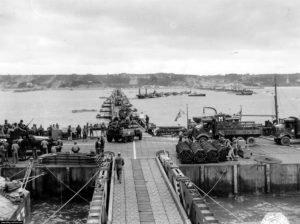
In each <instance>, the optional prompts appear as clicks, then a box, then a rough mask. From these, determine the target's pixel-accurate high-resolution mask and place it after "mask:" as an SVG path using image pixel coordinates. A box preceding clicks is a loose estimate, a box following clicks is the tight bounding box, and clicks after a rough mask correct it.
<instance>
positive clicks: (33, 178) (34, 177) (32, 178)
mask: <svg viewBox="0 0 300 224" xmlns="http://www.w3.org/2000/svg"><path fill="white" fill-rule="evenodd" d="M44 175H45V173H42V174H40V175H37V176H33V177H31V179H30V180H28V181H27V183H28V182H30V181H33V180H35V179H36V178H38V177H40V176H44Z"/></svg>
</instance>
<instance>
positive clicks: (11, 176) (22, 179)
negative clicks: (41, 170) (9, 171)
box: [9, 167, 27, 180]
mask: <svg viewBox="0 0 300 224" xmlns="http://www.w3.org/2000/svg"><path fill="white" fill-rule="evenodd" d="M26 169H27V167H25V168H24V169H23V170H21V171H19V172H17V173H15V174H14V175H12V176H10V177H9V179H11V178H13V177H15V176H17V175H18V174H20V173H22V172H24V171H25V170H26ZM22 180H23V178H22Z"/></svg>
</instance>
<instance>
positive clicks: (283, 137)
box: [274, 117, 300, 145]
mask: <svg viewBox="0 0 300 224" xmlns="http://www.w3.org/2000/svg"><path fill="white" fill-rule="evenodd" d="M297 138H300V120H299V119H298V118H296V117H288V118H285V119H282V120H281V122H280V123H279V124H277V125H275V133H274V141H275V142H276V143H277V144H281V145H290V144H291V139H297Z"/></svg>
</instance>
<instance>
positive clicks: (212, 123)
mask: <svg viewBox="0 0 300 224" xmlns="http://www.w3.org/2000/svg"><path fill="white" fill-rule="evenodd" d="M193 120H194V123H193V124H192V123H190V124H189V127H192V129H190V130H189V133H188V134H189V135H192V136H193V137H194V138H196V139H198V140H207V139H209V138H217V137H218V136H219V135H222V136H224V137H225V138H228V139H232V138H233V137H235V138H243V139H245V140H246V141H247V143H248V144H254V143H255V137H259V136H261V135H262V125H261V124H256V123H254V122H252V121H244V122H242V121H241V120H240V117H239V116H230V115H228V114H223V113H221V114H216V115H213V116H203V117H194V118H193Z"/></svg>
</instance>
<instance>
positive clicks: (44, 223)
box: [42, 171, 99, 224]
mask: <svg viewBox="0 0 300 224" xmlns="http://www.w3.org/2000/svg"><path fill="white" fill-rule="evenodd" d="M98 173H99V171H97V172H96V173H95V174H94V176H92V177H91V178H90V179H89V180H88V182H86V184H85V185H84V186H83V187H82V188H80V190H79V191H78V192H76V194H74V195H73V196H72V197H71V198H70V199H69V200H68V201H67V202H66V203H65V204H63V205H62V206H61V207H60V208H59V209H58V210H57V211H55V212H54V213H53V214H52V215H51V216H50V217H49V218H48V219H47V220H46V221H44V222H43V223H42V224H46V223H47V222H49V221H50V219H52V218H53V217H54V216H55V215H56V214H57V213H58V212H59V211H60V210H62V209H63V208H64V207H65V206H66V205H67V204H68V203H69V202H70V201H72V200H73V198H75V197H76V195H77V194H79V193H80V191H82V190H83V189H84V188H85V187H86V186H87V185H88V184H89V183H90V182H91V180H92V179H94V178H95V177H96V175H97V174H98Z"/></svg>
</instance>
